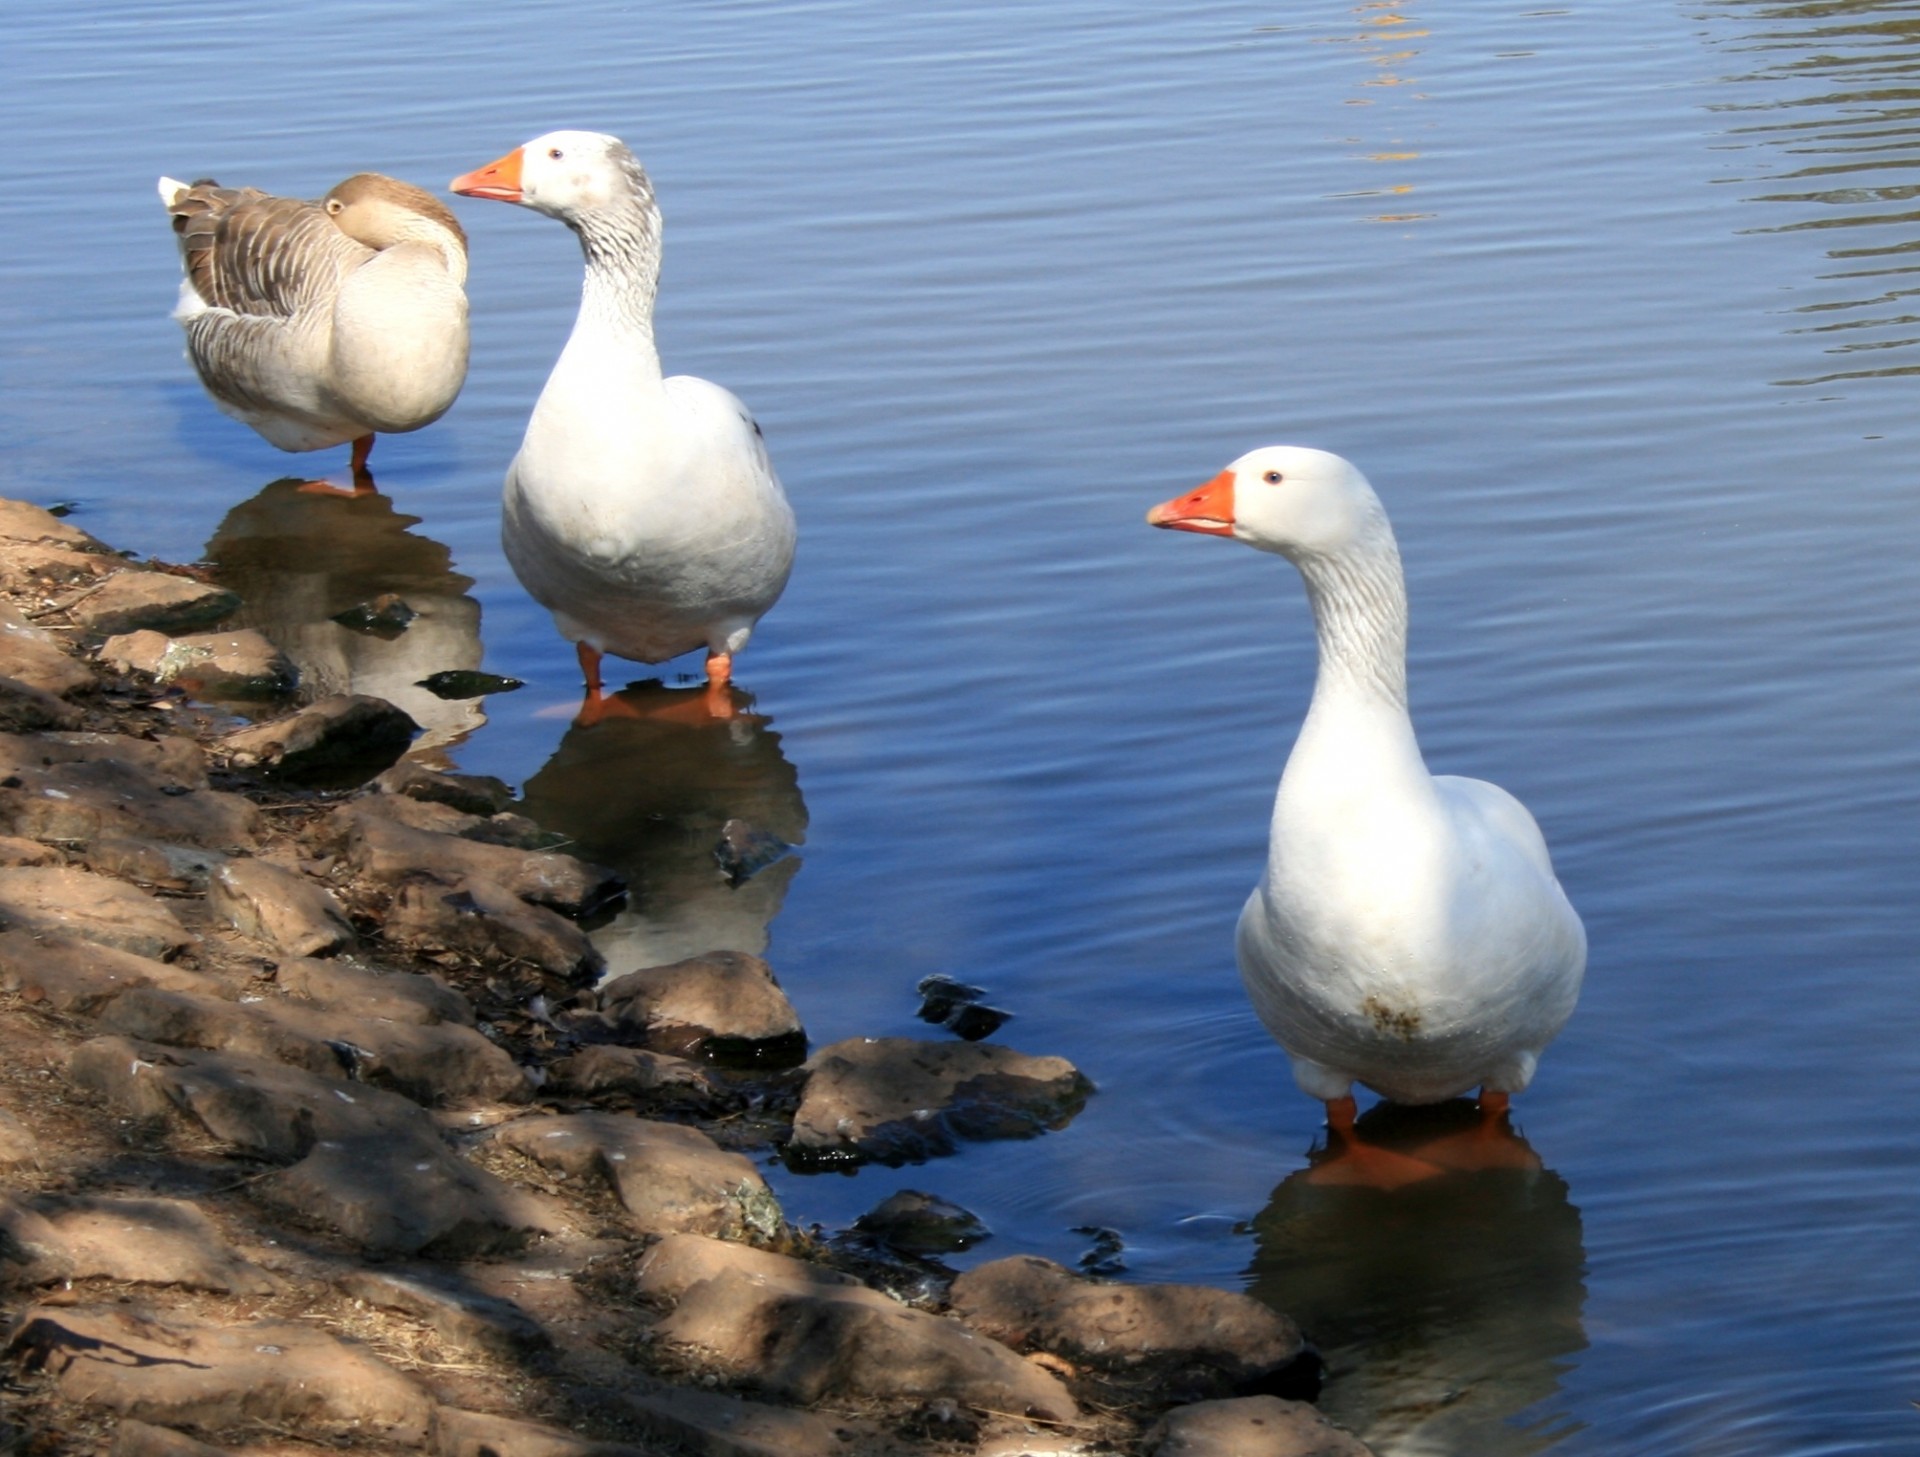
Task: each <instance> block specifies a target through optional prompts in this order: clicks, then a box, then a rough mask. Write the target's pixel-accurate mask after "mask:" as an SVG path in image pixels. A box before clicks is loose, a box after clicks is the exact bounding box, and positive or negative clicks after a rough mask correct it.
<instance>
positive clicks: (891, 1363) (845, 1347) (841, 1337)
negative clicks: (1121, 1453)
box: [654, 1270, 1078, 1421]
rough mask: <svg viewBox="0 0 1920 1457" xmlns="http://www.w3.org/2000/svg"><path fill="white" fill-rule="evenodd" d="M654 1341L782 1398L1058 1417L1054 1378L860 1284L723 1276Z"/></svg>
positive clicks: (697, 1293) (677, 1311) (689, 1298)
mask: <svg viewBox="0 0 1920 1457" xmlns="http://www.w3.org/2000/svg"><path fill="white" fill-rule="evenodd" d="M654 1336H655V1338H656V1339H657V1340H659V1341H662V1342H665V1343H666V1344H668V1345H670V1346H674V1347H677V1348H679V1349H680V1350H681V1351H682V1352H683V1353H685V1354H687V1355H689V1356H691V1357H693V1358H694V1359H695V1360H698V1361H702V1362H704V1363H705V1364H708V1365H710V1366H712V1367H714V1368H716V1369H717V1370H718V1371H719V1372H720V1373H721V1374H723V1375H725V1376H726V1377H727V1378H728V1379H731V1380H738V1381H748V1382H752V1383H753V1384H754V1385H756V1386H758V1387H760V1388H761V1389H762V1390H765V1391H767V1392H769V1393H771V1394H773V1395H775V1396H779V1397H781V1398H783V1399H785V1400H788V1401H793V1402H798V1403H803V1404H809V1405H810V1404H812V1403H815V1402H820V1401H850V1400H860V1399H872V1400H881V1401H887V1400H897V1399H919V1400H927V1399H932V1398H945V1399H948V1400H952V1401H956V1402H961V1403H965V1404H967V1405H970V1406H983V1407H987V1408H989V1409H991V1410H994V1411H1001V1412H1010V1413H1013V1414H1015V1415H1018V1416H1035V1417H1043V1418H1046V1419H1048V1420H1053V1421H1070V1420H1072V1419H1073V1418H1074V1417H1075V1416H1076V1415H1077V1414H1078V1412H1077V1408H1076V1407H1075V1405H1074V1402H1073V1398H1072V1397H1071V1396H1069V1395H1068V1394H1067V1389H1066V1387H1065V1386H1063V1385H1062V1384H1061V1383H1060V1380H1059V1379H1058V1378H1057V1377H1055V1376H1053V1375H1051V1374H1050V1373H1048V1372H1046V1371H1043V1370H1041V1369H1040V1368H1039V1367H1038V1366H1036V1365H1034V1364H1033V1363H1032V1362H1030V1361H1027V1360H1024V1359H1023V1358H1021V1357H1020V1356H1017V1355H1015V1354H1014V1353H1013V1352H1012V1351H1010V1350H1008V1349H1007V1348H1006V1347H1005V1346H1002V1345H1000V1344H999V1343H998V1342H996V1341H992V1340H988V1339H985V1338H983V1337H980V1336H977V1335H975V1334H974V1333H973V1332H971V1331H969V1330H967V1329H966V1328H965V1327H964V1326H962V1325H960V1324H959V1322H957V1321H951V1320H945V1319H942V1318H941V1317H940V1316H937V1315H928V1314H926V1313H925V1312H924V1311H919V1310H911V1309H909V1308H908V1307H906V1306H904V1305H901V1304H899V1303H897V1302H896V1301H894V1300H892V1299H890V1298H889V1297H887V1296H885V1295H882V1294H881V1293H880V1292H879V1291H877V1290H869V1289H867V1288H865V1287H864V1286H855V1287H838V1286H835V1287H824V1286H822V1287H814V1288H810V1289H804V1290H800V1289H794V1288H792V1287H791V1286H787V1285H785V1284H772V1283H767V1282H764V1281H761V1280H757V1279H755V1278H753V1277H752V1276H750V1275H747V1274H743V1273H741V1272H739V1271H735V1270H729V1271H726V1272H723V1273H721V1274H719V1275H715V1276H714V1277H713V1278H711V1279H708V1280H702V1281H700V1282H699V1283H698V1284H695V1285H693V1286H691V1287H690V1288H689V1289H688V1290H687V1292H686V1293H685V1294H684V1295H682V1296H681V1297H680V1301H679V1304H678V1305H676V1306H675V1307H674V1310H673V1313H672V1314H671V1315H669V1316H667V1317H666V1318H665V1319H664V1320H662V1321H661V1322H660V1323H659V1324H658V1325H657V1326H655V1327H654Z"/></svg>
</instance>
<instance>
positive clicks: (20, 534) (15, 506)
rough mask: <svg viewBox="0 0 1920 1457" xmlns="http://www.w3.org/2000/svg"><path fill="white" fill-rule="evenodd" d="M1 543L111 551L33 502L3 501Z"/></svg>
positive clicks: (0, 518) (61, 517) (0, 530)
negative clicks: (50, 545)
mask: <svg viewBox="0 0 1920 1457" xmlns="http://www.w3.org/2000/svg"><path fill="white" fill-rule="evenodd" d="M0 541H4V542H6V543H8V544H18V543H20V542H27V541H39V542H50V543H52V544H54V545H56V546H66V547H72V548H73V549H74V550H75V551H90V552H100V553H105V552H108V551H109V550H110V548H109V547H107V546H106V545H105V544H104V543H103V542H101V541H100V540H99V539H98V538H96V537H94V536H92V535H90V534H89V533H87V532H85V531H83V530H81V529H80V528H79V527H78V526H75V525H74V524H73V523H72V522H71V521H69V520H67V519H66V518H65V517H64V516H56V515H54V514H53V512H51V511H49V510H48V509H47V508H46V507H45V506H36V505H34V504H33V502H31V501H16V500H12V499H10V498H8V499H0Z"/></svg>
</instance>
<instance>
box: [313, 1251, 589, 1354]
mask: <svg viewBox="0 0 1920 1457" xmlns="http://www.w3.org/2000/svg"><path fill="white" fill-rule="evenodd" d="M337 1283H338V1285H339V1287H340V1289H341V1290H342V1291H343V1292H344V1293H345V1294H347V1295H350V1296H352V1297H353V1298H354V1299H355V1300H363V1301H365V1302H366V1303H367V1304H368V1305H373V1306H378V1307H379V1308H380V1309H382V1310H397V1311H400V1312H402V1313H403V1314H405V1315H409V1316H412V1317H413V1318H414V1319H415V1320H417V1321H419V1322H420V1323H421V1324H423V1325H425V1326H427V1327H429V1328H430V1329H431V1330H432V1331H433V1332H434V1334H436V1335H437V1336H439V1337H440V1339H441V1340H443V1341H446V1342H447V1343H448V1344H449V1345H453V1346H459V1347H461V1348H463V1349H466V1350H472V1351H480V1352H484V1353H485V1354H487V1355H490V1356H498V1357H501V1358H503V1359H506V1360H513V1359H515V1358H518V1357H520V1356H524V1355H525V1354H526V1353H527V1352H528V1351H536V1350H541V1349H544V1348H545V1347H547V1346H548V1345H551V1344H552V1342H551V1340H550V1339H549V1338H548V1336H547V1333H546V1332H545V1331H544V1330H542V1329H541V1328H540V1324H539V1322H537V1321H535V1320H534V1319H533V1318H532V1317H530V1316H529V1315H528V1314H527V1313H526V1312H525V1311H524V1310H522V1309H521V1308H520V1307H519V1306H517V1305H515V1304H514V1303H513V1302H512V1301H511V1300H502V1299H500V1298H499V1297H498V1296H495V1295H487V1294H484V1293H482V1292H480V1291H477V1290H472V1289H454V1288H452V1287H451V1286H449V1285H448V1284H446V1283H445V1281H444V1280H443V1278H441V1277H439V1276H436V1275H435V1274H432V1273H430V1272H425V1271H421V1272H416V1273H411V1274H403V1273H402V1272H400V1271H398V1270H364V1269H363V1270H350V1271H348V1272H347V1273H346V1274H345V1275H342V1276H341V1277H340V1279H339V1280H338V1282H337Z"/></svg>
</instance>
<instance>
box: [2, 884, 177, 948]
mask: <svg viewBox="0 0 1920 1457" xmlns="http://www.w3.org/2000/svg"><path fill="white" fill-rule="evenodd" d="M0 922H3V923H5V924H6V925H7V926H8V927H9V928H12V927H20V928H23V929H25V930H28V931H36V932H50V933H55V934H61V933H64V934H66V935H70V936H75V937H78V938H79V939H81V940H83V941H93V942H97V943H98V944H99V945H102V946H111V947H114V948H116V949H118V950H121V951H130V952H132V953H133V954H134V955H135V956H150V957H153V958H155V959H156V960H162V961H164V960H167V959H169V958H171V957H175V956H178V955H179V954H180V953H181V952H182V951H184V950H186V948H187V947H189V946H191V945H192V944H193V937H192V936H190V935H189V934H188V933H187V929H186V927H184V926H182V925H181V924H180V922H179V920H178V919H177V918H176V917H175V916H174V914H173V912H172V911H170V910H168V909H167V908H166V907H165V906H164V905H162V904H161V903H160V902H159V901H157V900H155V899H154V898H153V897H152V896H150V895H148V894H147V893H146V892H145V891H142V890H136V889H134V887H132V886H130V885H126V884H123V883H122V882H120V881H118V880H109V879H108V878H107V877H106V876H104V875H95V874H93V873H92V872H90V871H86V870H76V869H74V868H72V867H70V866H68V867H57V866H37V865H36V866H28V867H26V868H24V869H20V870H10V871H8V872H7V874H6V876H5V877H4V878H0Z"/></svg>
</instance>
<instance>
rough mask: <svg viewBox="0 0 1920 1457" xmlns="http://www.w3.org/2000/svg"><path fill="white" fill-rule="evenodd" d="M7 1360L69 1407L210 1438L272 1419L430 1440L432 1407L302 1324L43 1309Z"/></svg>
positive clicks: (21, 1323) (341, 1432)
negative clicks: (51, 1387)
mask: <svg viewBox="0 0 1920 1457" xmlns="http://www.w3.org/2000/svg"><path fill="white" fill-rule="evenodd" d="M7 1350H8V1353H9V1354H11V1355H12V1356H14V1357H15V1359H17V1360H19V1361H21V1362H22V1363H23V1364H25V1365H26V1366H27V1367H28V1368H29V1369H41V1370H45V1371H46V1372H48V1373H49V1374H50V1375H51V1376H52V1377H53V1379H54V1382H55V1384H56V1386H57V1387H58V1389H59V1391H60V1394H61V1395H62V1396H64V1397H65V1398H67V1399H68V1400H69V1401H76V1402H79V1403H81V1404H83V1405H87V1406H101V1407H106V1408H108V1409H110V1410H113V1411H117V1412H120V1413H121V1414H123V1415H125V1416H130V1417H133V1418H135V1419H137V1420H140V1421H146V1422H155V1423H160V1424H163V1425H166V1424H173V1423H179V1424H181V1425H185V1426H193V1427H199V1428H203V1429H206V1430H211V1431H219V1430H221V1429H222V1428H225V1427H230V1426H233V1425H235V1424H237V1423H240V1422H245V1421H265V1422H276V1423H280V1424H283V1425H285V1426H288V1427H292V1428H297V1429H298V1430H299V1431H300V1432H301V1433H302V1434H303V1435H304V1436H306V1437H308V1438H309V1439H313V1438H324V1437H329V1436H332V1437H345V1436H348V1435H352V1436H354V1437H356V1438H358V1439H360V1440H362V1441H365V1440H367V1439H369V1438H372V1439H375V1440H381V1439H384V1440H387V1441H391V1442H395V1443H399V1444H402V1445H408V1446H417V1445H419V1444H420V1443H422V1442H424V1441H425V1440H426V1436H427V1431H428V1427H429V1423H430V1421H431V1419H432V1414H433V1401H432V1399H431V1398H430V1397H429V1396H428V1395H427V1393H426V1392H425V1391H424V1390H423V1389H422V1388H421V1387H420V1386H419V1385H418V1384H416V1383H415V1382H414V1381H413V1380H411V1379H410V1378H408V1377H406V1376H403V1375H401V1374H400V1373H399V1372H398V1371H395V1370H394V1369H393V1368H392V1367H390V1366H388V1365H386V1364H385V1363H384V1362H381V1361H379V1360H376V1359H375V1358H374V1357H373V1356H372V1355H370V1354H369V1353H368V1352H367V1351H365V1350H364V1349H363V1348H361V1347H359V1346H354V1345H349V1344H347V1343H346V1342H344V1341H340V1340H336V1339H334V1337H332V1336H330V1335H327V1334H326V1333H325V1332H323V1331H319V1330H316V1329H315V1328H314V1327H312V1326H311V1325H307V1324H304V1323H301V1322H297V1321H251V1322H243V1323H239V1324H232V1325H229V1324H205V1323H201V1322H197V1321H193V1320H189V1319H187V1318H184V1317H181V1316H177V1315H169V1316H165V1317H162V1316H158V1315H155V1314H152V1313H151V1312H148V1311H144V1310H142V1309H140V1308H138V1307H133V1306H92V1307H89V1306H71V1307H52V1306H37V1307H34V1308H33V1309H30V1310H28V1311H26V1312H25V1313H24V1314H23V1315H22V1316H21V1317H20V1319H19V1320H18V1321H17V1322H16V1324H15V1327H14V1332H13V1337H12V1340H11V1341H10V1343H9V1345H8V1347H7Z"/></svg>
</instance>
